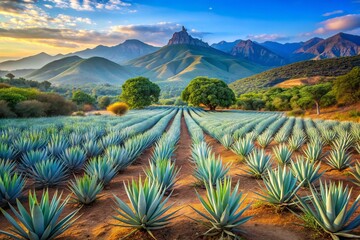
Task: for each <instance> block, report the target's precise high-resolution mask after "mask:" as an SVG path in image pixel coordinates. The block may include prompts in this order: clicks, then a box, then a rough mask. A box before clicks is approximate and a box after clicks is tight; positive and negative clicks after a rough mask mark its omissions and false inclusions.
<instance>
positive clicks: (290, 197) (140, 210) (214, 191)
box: [3, 111, 360, 239]
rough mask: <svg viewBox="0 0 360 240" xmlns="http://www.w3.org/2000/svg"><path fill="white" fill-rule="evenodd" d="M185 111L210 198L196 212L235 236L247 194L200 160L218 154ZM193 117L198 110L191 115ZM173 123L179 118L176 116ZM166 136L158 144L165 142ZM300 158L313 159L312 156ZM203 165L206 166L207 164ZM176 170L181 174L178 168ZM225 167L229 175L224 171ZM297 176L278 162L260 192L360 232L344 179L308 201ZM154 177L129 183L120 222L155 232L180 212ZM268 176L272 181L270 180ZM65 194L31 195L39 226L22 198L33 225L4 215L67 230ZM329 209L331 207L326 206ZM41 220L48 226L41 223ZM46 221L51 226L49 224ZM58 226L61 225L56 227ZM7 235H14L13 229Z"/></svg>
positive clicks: (37, 230) (36, 231)
mask: <svg viewBox="0 0 360 240" xmlns="http://www.w3.org/2000/svg"><path fill="white" fill-rule="evenodd" d="M184 115H185V120H186V123H187V125H188V128H189V131H190V134H191V137H192V140H193V143H194V145H193V161H194V162H195V164H194V165H195V166H196V170H195V176H198V177H197V178H198V179H199V180H201V181H203V182H204V185H205V187H206V199H205V198H203V197H201V196H200V195H199V194H198V197H199V199H200V202H201V203H202V205H203V207H204V209H205V211H206V212H207V214H206V213H204V212H203V211H200V210H196V209H195V211H197V212H198V213H199V214H200V215H201V216H202V217H204V218H205V220H206V222H205V224H206V225H207V226H209V230H208V231H207V234H210V235H213V234H221V235H222V237H224V236H230V237H236V235H235V234H236V232H237V231H241V229H239V227H240V226H241V225H242V224H243V223H245V222H246V221H248V220H249V219H250V218H251V216H244V212H245V211H246V209H248V208H249V207H250V206H249V205H246V206H244V205H245V204H244V198H243V197H242V194H241V193H239V192H238V188H239V183H237V184H236V186H235V188H234V189H233V190H231V189H232V188H231V179H230V178H229V177H227V176H226V173H227V171H226V166H225V167H224V166H223V164H222V163H221V164H216V163H213V164H208V163H206V162H205V161H202V160H200V158H203V159H207V160H209V162H214V161H212V160H213V159H214V158H213V157H212V155H213V154H212V153H211V149H210V148H209V147H208V146H207V145H206V144H205V143H204V141H203V140H204V136H203V134H202V130H201V128H200V127H199V126H198V125H197V124H196V122H195V121H193V120H192V119H191V117H190V115H189V114H188V112H187V111H184ZM177 116H178V115H177ZM192 116H195V115H194V114H192ZM174 123H176V121H175V120H174ZM171 131H172V128H170V129H169V131H168V132H171ZM194 132H196V133H195V134H194V135H193V134H192V133H194ZM166 135H167V134H166ZM166 135H163V138H164V139H165V138H166V139H174V138H171V137H169V138H167V137H165V136H166ZM199 136H202V137H199ZM161 139H162V138H161ZM161 139H160V140H159V141H158V143H159V142H161ZM199 139H202V140H199ZM164 141H165V140H164ZM175 144H176V143H175ZM195 145H196V146H195ZM194 146H195V147H194ZM156 149H157V147H156V148H155V150H154V154H153V158H152V159H156V158H154V156H155V153H156ZM163 149H164V151H167V150H165V149H166V148H163ZM259 151H263V150H259ZM254 152H255V151H254ZM165 155H166V153H165ZM217 160H218V162H221V160H220V159H217ZM301 161H303V162H311V161H309V160H301ZM196 162H202V163H203V164H197V163H196ZM298 162H299V159H298ZM313 162H315V161H313ZM203 166H207V167H205V168H203ZM201 168H203V170H200V171H197V169H201ZM356 168H358V169H359V170H360V166H358V165H356ZM224 169H225V171H224ZM150 171H151V170H150ZM171 171H172V172H173V173H174V172H175V173H176V171H174V170H171ZM211 172H215V173H219V174H215V175H216V176H217V177H215V178H214V177H213V176H212V174H209V173H211ZM224 172H225V174H223V173H224ZM174 175H175V176H176V174H172V175H171V176H174ZM294 175H295V174H293V172H291V171H290V170H288V169H287V167H286V164H284V166H283V167H281V166H279V167H278V168H277V169H275V170H272V169H268V170H267V172H266V173H265V174H263V175H262V176H263V179H264V184H265V187H266V189H267V190H268V189H270V190H268V191H267V190H265V189H264V191H263V192H262V193H259V195H261V196H262V197H263V199H264V200H265V201H268V202H271V203H272V204H275V205H276V204H278V205H279V206H284V205H293V204H296V205H297V206H299V208H300V209H301V210H302V211H303V212H305V213H306V214H308V215H311V216H312V217H313V218H314V219H315V220H316V222H317V224H318V225H319V226H321V227H322V228H323V229H324V230H325V231H326V232H328V233H330V234H331V235H332V236H333V238H334V239H338V237H343V236H344V237H356V236H354V235H351V234H350V233H349V232H350V231H351V230H353V229H354V228H356V227H358V226H359V223H360V219H359V218H360V217H355V218H353V220H352V221H349V219H350V217H351V216H352V215H353V213H354V212H355V211H356V209H357V208H358V206H359V204H360V203H359V201H360V199H359V197H358V198H357V199H356V201H355V202H354V203H353V204H352V206H351V207H350V209H348V208H347V206H349V205H350V204H349V199H350V195H351V190H349V189H348V188H347V187H345V188H344V187H343V186H342V184H340V183H339V184H338V185H335V184H333V183H324V184H322V183H321V184H320V192H317V191H316V190H315V189H313V188H312V187H311V185H310V184H309V186H310V189H311V193H312V198H311V200H310V202H309V201H305V200H307V199H305V198H300V197H299V196H297V195H296V192H297V190H298V189H299V188H300V186H302V185H303V184H305V183H306V181H305V180H304V181H302V182H301V183H299V184H297V183H298V179H297V178H296V177H295V176H294ZM149 179H150V177H148V178H146V179H145V181H143V180H142V179H141V178H139V181H132V182H131V183H128V184H125V189H126V192H127V195H128V197H129V199H130V202H131V206H128V205H126V204H125V203H124V202H123V201H121V200H120V199H119V198H115V200H116V204H117V207H118V208H117V212H118V214H119V215H120V216H119V217H115V218H116V219H118V220H119V221H120V222H121V224H120V225H123V226H126V227H133V228H135V231H136V230H137V229H146V230H147V231H148V232H149V233H150V234H151V235H152V233H151V231H152V230H155V229H159V228H163V227H166V226H167V225H168V224H169V223H170V221H171V219H173V218H174V217H176V216H175V214H176V211H175V212H171V213H168V211H169V209H170V208H171V206H172V205H169V206H165V205H166V203H167V202H168V199H169V198H170V195H171V194H170V195H169V196H168V197H165V195H166V189H165V188H164V185H162V184H161V183H160V181H151V180H149ZM265 179H266V180H267V181H266V182H267V183H268V184H266V183H265ZM60 198H61V197H58V195H57V194H55V195H54V196H53V199H52V201H51V203H50V201H49V196H48V193H47V192H46V191H45V192H44V194H43V196H42V200H41V202H38V201H37V199H36V196H34V194H29V207H30V212H31V213H33V212H35V213H36V214H34V216H37V217H40V218H41V216H42V217H43V219H45V220H44V221H43V222H40V223H37V224H35V225H34V224H33V222H34V221H33V215H30V214H29V213H28V212H26V210H25V208H24V207H23V206H22V205H21V203H20V201H18V209H19V213H18V214H16V215H17V216H18V219H19V220H20V221H21V223H22V224H23V225H24V226H26V227H29V228H27V229H25V230H24V228H22V227H21V226H20V225H18V224H17V223H16V221H15V219H14V218H13V217H11V216H10V215H9V214H7V213H6V212H5V211H3V214H4V215H5V217H6V218H7V219H8V220H9V221H10V222H11V223H12V224H13V226H14V229H15V230H14V232H15V233H17V234H18V235H19V236H21V237H22V238H25V239H48V238H49V239H51V238H53V237H55V236H57V235H58V234H60V233H62V232H63V231H65V230H66V229H67V228H68V227H69V226H70V225H71V224H72V223H73V222H74V221H75V220H76V217H75V215H76V213H77V211H78V210H76V211H74V212H72V213H70V214H69V215H68V216H66V217H65V218H63V219H61V220H59V216H60V213H61V212H62V210H63V208H64V206H65V204H66V203H67V201H68V198H66V199H65V201H64V202H63V203H61V204H60ZM324 209H326V211H325V210H324ZM12 210H13V211H16V210H15V209H14V208H12ZM49 213H53V214H49ZM42 223H44V224H46V225H42ZM60 223H61V224H60ZM43 226H50V227H48V228H46V229H45V227H43ZM144 226H147V228H144ZM54 229H56V231H55V230H54ZM3 233H4V232H3ZM5 234H8V235H10V236H14V235H13V234H11V233H5ZM152 236H153V235H152Z"/></svg>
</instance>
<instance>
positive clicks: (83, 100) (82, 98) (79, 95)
mask: <svg viewBox="0 0 360 240" xmlns="http://www.w3.org/2000/svg"><path fill="white" fill-rule="evenodd" d="M71 100H72V101H73V102H74V103H76V104H78V105H82V104H90V105H92V104H94V103H95V98H93V97H92V96H90V95H89V94H87V93H85V92H83V91H81V90H77V91H74V92H73V94H72V98H71Z"/></svg>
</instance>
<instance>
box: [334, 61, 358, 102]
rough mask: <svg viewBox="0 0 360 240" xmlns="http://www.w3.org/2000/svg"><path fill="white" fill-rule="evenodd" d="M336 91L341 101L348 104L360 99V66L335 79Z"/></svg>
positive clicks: (337, 97)
mask: <svg viewBox="0 0 360 240" xmlns="http://www.w3.org/2000/svg"><path fill="white" fill-rule="evenodd" d="M334 92H335V95H336V99H337V100H338V101H339V102H344V103H347V104H351V103H355V102H358V101H360V67H354V68H353V69H352V70H351V71H350V72H349V73H348V74H346V75H344V76H340V77H338V78H337V79H336V80H335V81H334Z"/></svg>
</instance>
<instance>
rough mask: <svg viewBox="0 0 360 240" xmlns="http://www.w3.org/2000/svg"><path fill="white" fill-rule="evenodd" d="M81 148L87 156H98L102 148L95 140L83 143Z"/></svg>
mask: <svg viewBox="0 0 360 240" xmlns="http://www.w3.org/2000/svg"><path fill="white" fill-rule="evenodd" d="M82 147H83V149H84V150H85V152H86V155H87V156H88V157H96V156H99V155H100V154H101V152H102V148H101V147H100V146H99V144H98V143H97V142H96V141H95V140H89V141H87V142H85V143H84V144H83V146H82Z"/></svg>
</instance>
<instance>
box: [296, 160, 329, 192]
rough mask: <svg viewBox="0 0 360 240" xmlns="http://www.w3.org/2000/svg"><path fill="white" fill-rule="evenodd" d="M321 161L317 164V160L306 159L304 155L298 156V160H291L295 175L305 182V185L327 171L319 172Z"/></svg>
mask: <svg viewBox="0 0 360 240" xmlns="http://www.w3.org/2000/svg"><path fill="white" fill-rule="evenodd" d="M320 164H321V163H320V162H319V163H318V164H317V165H315V162H310V161H308V160H305V159H304V158H303V157H297V158H296V162H294V161H291V171H292V172H293V175H294V176H295V177H296V178H297V179H298V182H299V183H301V182H304V184H303V185H304V186H308V185H310V184H311V183H313V182H315V181H316V180H317V179H319V178H320V177H321V176H322V175H323V174H324V173H325V172H321V173H319V170H320Z"/></svg>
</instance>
